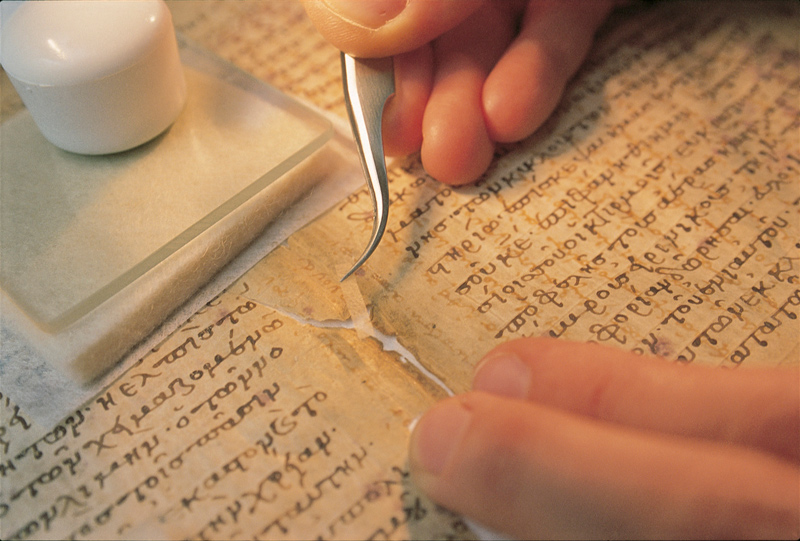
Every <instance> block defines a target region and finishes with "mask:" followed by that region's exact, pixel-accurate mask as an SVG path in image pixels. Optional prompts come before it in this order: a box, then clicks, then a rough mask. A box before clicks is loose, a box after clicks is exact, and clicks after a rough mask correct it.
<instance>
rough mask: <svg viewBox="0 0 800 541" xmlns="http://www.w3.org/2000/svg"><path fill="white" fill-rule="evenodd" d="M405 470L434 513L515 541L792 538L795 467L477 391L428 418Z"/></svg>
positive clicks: (797, 490) (797, 487)
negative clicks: (437, 508) (444, 511)
mask: <svg viewBox="0 0 800 541" xmlns="http://www.w3.org/2000/svg"><path fill="white" fill-rule="evenodd" d="M410 466H411V472H412V475H413V478H414V482H415V483H416V484H417V485H418V486H419V487H420V488H421V489H422V490H423V491H424V492H425V493H426V494H428V495H429V496H430V497H431V498H432V499H433V500H435V501H436V502H438V503H439V504H441V505H443V506H444V507H447V508H449V509H451V510H453V511H455V512H458V513H462V514H464V515H466V516H468V517H470V518H472V519H474V520H476V521H477V522H479V523H481V524H483V525H485V526H487V527H489V528H491V529H492V530H495V531H499V532H502V533H505V534H510V535H512V536H515V537H518V538H523V539H530V538H532V537H546V538H556V537H566V538H572V539H583V538H589V537H600V538H619V537H622V538H629V539H644V538H653V537H658V538H667V539H672V538H686V537H691V538H701V537H719V538H724V539H729V538H739V537H756V538H762V539H771V538H778V537H781V538H783V537H791V538H797V536H798V534H799V533H800V532H798V528H800V524H799V521H800V518H799V517H798V513H800V472H798V469H797V465H792V464H790V463H789V462H785V461H782V460H779V459H777V458H775V457H773V456H772V455H769V454H765V453H759V452H755V451H752V450H749V449H746V448H742V447H736V446H731V445H725V444H721V443H717V442H709V441H706V440H696V439H689V438H678V437H674V436H667V435H663V434H658V433H656V432H652V431H639V430H635V429H630V428H627V427H623V426H620V425H614V424H611V423H603V422H598V421H596V420H593V419H589V418H587V417H582V416H577V415H574V414H570V413H566V412H563V411H560V410H554V409H551V408H547V407H543V406H541V405H539V404H535V403H532V402H521V401H517V400H512V399H508V398H505V397H498V396H493V395H488V394H485V393H469V394H467V395H463V396H460V397H455V398H451V399H447V400H445V401H443V402H441V403H439V404H437V405H436V406H434V408H433V409H431V410H430V411H429V412H428V413H427V414H425V415H424V416H423V417H422V418H421V419H420V421H419V422H418V423H417V426H416V428H415V430H414V433H413V434H412V439H411V448H410Z"/></svg>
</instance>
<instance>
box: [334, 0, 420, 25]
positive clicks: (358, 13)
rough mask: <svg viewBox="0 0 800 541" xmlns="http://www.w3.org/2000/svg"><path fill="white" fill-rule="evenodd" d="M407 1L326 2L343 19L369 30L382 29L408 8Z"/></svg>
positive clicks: (354, 0)
mask: <svg viewBox="0 0 800 541" xmlns="http://www.w3.org/2000/svg"><path fill="white" fill-rule="evenodd" d="M406 2H407V0H326V1H325V3H326V4H327V6H328V8H330V10H331V11H333V12H334V13H336V14H338V15H339V16H340V17H341V18H343V19H346V20H348V21H350V22H351V23H355V24H357V25H359V26H365V27H367V28H373V29H374V28H380V27H381V26H383V25H384V24H386V23H387V22H389V21H391V20H392V19H394V18H395V17H397V16H398V15H400V12H401V11H403V9H404V8H405V7H406Z"/></svg>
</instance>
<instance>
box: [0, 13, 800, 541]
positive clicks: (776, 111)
mask: <svg viewBox="0 0 800 541" xmlns="http://www.w3.org/2000/svg"><path fill="white" fill-rule="evenodd" d="M172 8H173V10H174V11H173V13H174V18H175V23H176V26H177V27H178V30H179V31H181V32H182V33H184V34H185V35H186V36H188V37H189V38H190V39H193V40H195V41H196V42H198V43H199V44H201V45H202V46H204V47H206V48H208V49H210V50H211V51H213V52H214V53H216V54H217V55H219V56H221V57H222V58H224V59H226V60H229V61H230V62H232V63H234V64H236V65H238V66H239V67H240V68H242V69H244V70H246V71H248V72H250V73H252V74H253V75H255V76H256V77H258V78H260V79H262V80H264V81H266V82H268V83H270V84H272V85H274V86H276V87H278V88H279V89H281V90H282V91H284V92H286V93H288V94H290V95H293V96H296V97H299V98H301V99H303V100H305V101H307V102H310V103H312V104H314V105H316V106H317V107H318V108H320V109H323V110H325V111H328V112H332V113H334V114H337V115H341V116H344V114H345V108H344V102H343V98H342V91H341V78H340V77H341V75H340V67H339V58H338V51H336V50H335V49H333V48H332V47H331V46H329V45H328V44H326V43H325V42H324V41H323V40H322V38H321V37H319V35H318V34H316V32H315V30H314V29H313V27H312V26H311V24H310V23H309V21H308V20H307V19H306V17H305V14H304V13H303V11H302V8H301V7H300V6H299V5H298V4H297V3H296V2H293V1H292V2H289V1H287V2H282V1H272V0H271V1H265V2H257V1H243V2H176V3H175V4H173V5H172ZM798 21H800V12H798V6H797V4H795V3H791V2H787V3H782V4H768V5H761V4H759V5H754V4H751V3H743V4H738V3H732V2H722V3H719V4H716V3H702V4H699V3H665V4H656V5H655V7H640V6H633V7H631V8H629V11H626V12H620V13H617V14H615V15H614V17H612V19H611V21H610V22H609V24H608V25H607V26H606V27H605V28H604V29H603V30H602V31H601V33H600V35H599V37H598V42H597V44H596V46H595V48H594V49H593V52H592V53H591V55H590V58H589V59H588V61H587V63H586V65H585V66H584V68H583V70H582V71H581V72H580V73H579V75H578V77H577V78H576V80H575V81H573V83H572V84H571V85H570V86H569V88H568V89H567V92H566V95H565V97H564V99H563V101H562V104H561V106H560V107H559V109H558V110H557V112H556V114H555V115H554V117H553V118H552V119H551V120H550V121H548V123H547V124H546V125H545V126H544V127H543V128H542V129H541V130H540V132H539V133H537V134H535V135H534V136H533V137H531V138H530V139H529V140H527V141H524V142H522V143H520V144H516V145H509V146H507V147H503V148H502V149H501V150H500V151H499V152H498V155H497V156H496V158H495V161H494V163H493V165H492V167H491V169H490V170H489V172H488V173H487V175H486V176H485V178H483V179H482V180H481V181H480V182H479V183H478V184H477V185H475V186H472V187H466V188H459V189H455V188H450V187H447V186H444V185H441V184H439V183H437V182H436V181H434V180H433V179H431V178H430V177H428V176H427V175H426V174H425V172H424V171H423V170H422V168H421V167H420V165H419V163H418V160H417V158H416V157H414V156H412V157H409V158H407V159H405V160H402V161H400V162H398V163H396V164H395V166H394V167H392V168H391V170H390V172H389V176H390V183H391V184H390V190H391V195H390V198H391V200H392V206H391V216H390V222H389V226H388V228H387V232H386V237H385V239H384V241H383V243H382V244H381V246H380V247H379V249H378V250H377V252H376V253H375V254H374V255H373V257H372V258H371V259H370V260H369V261H368V263H367V264H366V265H365V267H364V268H363V269H362V270H361V271H359V272H358V273H357V274H356V275H355V276H354V277H353V278H351V279H349V280H347V281H346V282H345V283H342V284H340V283H339V282H338V278H339V277H340V276H341V274H342V273H343V271H346V270H347V269H348V268H349V266H350V265H351V264H352V262H353V261H354V259H355V256H357V255H358V253H360V251H361V249H362V248H363V246H364V244H365V242H366V240H367V238H368V236H369V232H370V229H371V225H372V222H371V208H372V207H371V201H370V198H369V194H368V192H367V190H366V188H364V189H362V190H359V191H356V192H354V193H352V194H351V195H350V196H349V197H347V198H346V199H344V200H342V201H340V202H338V203H337V204H335V205H334V206H333V207H332V209H331V210H330V211H329V212H328V213H326V214H324V215H323V216H321V217H320V218H319V219H318V220H316V221H315V222H313V223H312V224H310V225H309V226H307V227H305V228H303V229H302V230H300V231H299V232H297V233H296V234H294V235H293V236H292V237H291V238H290V239H289V241H288V242H287V243H286V244H285V245H283V246H281V247H280V248H278V249H276V250H275V251H273V252H272V253H271V254H270V255H268V256H267V257H265V258H264V259H263V260H261V261H260V262H259V263H258V264H257V265H255V266H254V267H253V268H252V269H250V270H249V271H248V272H246V273H245V274H244V275H243V276H242V277H241V278H240V279H239V280H238V281H236V282H235V283H234V284H232V285H231V286H230V287H229V288H227V290H225V291H224V292H222V293H221V294H220V295H219V296H217V297H216V298H215V299H213V300H212V301H211V302H209V303H208V304H207V305H206V306H205V307H204V308H203V309H201V310H199V311H198V312H197V313H196V314H194V315H193V316H192V317H191V318H190V319H189V320H188V321H186V322H185V323H184V324H183V325H181V326H180V328H178V329H177V330H176V331H175V332H174V333H172V334H171V335H170V336H169V337H168V338H167V339H166V340H164V341H163V342H162V343H161V344H159V345H158V346H157V347H156V348H155V349H154V350H153V351H151V352H149V353H148V354H147V355H145V356H144V357H143V358H141V359H140V360H138V361H136V362H131V363H130V366H127V367H125V369H126V370H125V371H124V373H123V374H122V375H120V376H119V377H118V378H117V379H116V380H115V381H113V383H112V384H111V385H110V386H109V387H108V388H106V389H103V390H102V391H101V392H100V393H99V394H97V395H96V396H95V397H93V398H92V399H91V400H89V401H87V402H86V403H85V404H84V405H83V406H81V407H80V408H78V409H75V410H73V411H64V412H61V414H60V416H59V417H60V418H62V421H61V422H59V423H58V424H57V425H55V426H49V425H48V426H43V425H42V424H40V423H37V422H36V420H35V419H33V418H32V417H31V416H30V415H28V414H27V413H26V412H25V411H24V410H22V409H20V408H19V406H18V405H16V404H15V402H14V401H13V399H12V398H11V396H12V395H11V394H10V393H9V392H8V389H7V388H6V387H5V386H6V385H8V384H9V382H6V381H3V382H0V392H2V404H0V406H2V410H0V411H2V425H0V451H2V453H3V454H2V461H1V462H0V476H1V477H0V537H2V538H3V539H13V538H41V537H46V538H51V537H54V538H62V537H75V538H94V539H109V538H120V539H130V538H175V539H180V538H190V539H191V538H221V539H239V538H247V539H269V538H276V539H284V538H303V539H310V538H318V537H319V538H332V539H333V538H342V539H350V538H379V539H381V538H408V537H412V538H424V539H428V538H441V539H444V538H472V537H474V534H473V533H472V532H471V531H470V530H469V529H468V528H467V526H466V524H465V522H464V521H463V520H461V519H460V518H459V517H457V516H455V515H453V514H452V513H450V512H448V511H447V510H444V509H441V508H439V507H437V506H435V505H433V504H432V503H431V502H430V501H429V500H427V499H426V498H424V497H423V496H421V495H420V494H419V493H418V492H417V491H416V490H415V488H414V487H413V485H412V484H411V483H410V480H409V478H408V474H407V465H406V454H407V451H406V448H407V442H408V436H409V427H410V425H411V424H412V422H413V420H414V419H415V418H416V417H418V416H419V415H420V414H421V413H422V412H423V411H425V409H426V408H428V407H429V406H430V405H431V404H433V403H434V402H435V401H436V400H437V399H439V398H441V397H443V396H445V395H446V394H448V393H453V392H456V393H457V392H461V391H464V390H466V389H468V388H469V383H470V379H471V373H472V369H473V367H474V365H475V363H476V362H477V361H478V360H479V358H480V356H481V355H482V354H483V353H484V352H486V351H487V350H488V349H490V348H491V347H492V346H494V345H496V344H498V343H501V342H503V341H505V340H508V339H511V338H515V337H520V336H533V335H535V336H553V337H558V338H561V339H565V340H583V341H586V340H592V341H596V342H601V343H604V344H608V345H613V346H617V347H620V348H625V349H630V350H635V351H639V352H641V353H643V354H658V355H662V356H665V357H667V358H669V359H672V360H674V361H675V362H684V363H692V362H693V363H706V364H711V365H717V366H719V367H720V369H737V370H742V369H747V367H748V366H757V365H764V364H770V365H775V364H788V363H797V362H798V336H800V333H798V331H800V326H799V325H798V318H797V314H798V312H800V286H798V284H799V283H800V277H799V276H798V275H799V274H800V272H799V271H798V267H800V244H798V242H797V239H798V238H800V234H799V233H800V221H799V219H798V206H799V205H800V183H798V182H797V179H798V170H800V135H798V134H800V111H799V110H798V103H800V51H798V42H797V35H798V32H799V31H800V29H798ZM11 102H13V98H9V97H7V96H3V106H4V110H5V108H6V107H13V106H14V104H13V103H11ZM9 103H10V105H9ZM41 400H43V401H46V400H47V397H46V396H42V397H41Z"/></svg>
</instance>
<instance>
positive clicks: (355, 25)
mask: <svg viewBox="0 0 800 541" xmlns="http://www.w3.org/2000/svg"><path fill="white" fill-rule="evenodd" d="M301 1H302V2H303V6H304V7H305V10H306V13H308V16H309V17H310V18H311V21H312V22H313V23H314V25H315V26H316V27H317V30H319V31H320V33H321V34H322V35H323V36H324V37H325V39H327V40H328V41H330V42H331V43H332V44H333V45H335V46H336V47H337V48H339V49H341V50H342V51H344V52H346V53H348V54H351V55H353V56H360V57H382V56H392V55H395V54H399V53H404V52H407V51H411V50H414V49H417V48H418V47H421V46H422V45H424V44H426V43H428V42H429V41H431V40H433V39H436V38H437V37H439V36H440V35H442V34H444V33H445V32H447V31H448V30H450V29H451V28H453V27H455V26H456V25H458V24H459V23H460V22H461V21H463V20H464V19H466V18H467V17H469V16H470V15H471V14H472V13H473V12H475V10H477V9H478V8H479V7H480V6H481V4H483V3H484V1H485V0H458V1H457V2H453V1H452V0H301Z"/></svg>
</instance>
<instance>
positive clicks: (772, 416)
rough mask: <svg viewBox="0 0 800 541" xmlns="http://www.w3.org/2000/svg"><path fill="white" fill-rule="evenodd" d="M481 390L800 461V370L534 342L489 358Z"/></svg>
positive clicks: (481, 372) (481, 371) (479, 379)
mask: <svg viewBox="0 0 800 541" xmlns="http://www.w3.org/2000/svg"><path fill="white" fill-rule="evenodd" d="M473 388H474V389H475V390H481V391H485V392H491V393H494V394H500V395H505V396H510V397H515V398H524V399H527V400H529V401H534V402H537V403H540V404H543V405H546V406H549V407H554V408H559V409H563V410H565V411H569V412H572V413H576V414H580V415H585V416H588V417H593V418H597V419H601V420H603V421H611V422H614V423H619V424H623V425H627V426H630V427H636V428H646V429H652V430H657V431H660V432H668V433H671V434H676V435H681V436H691V437H700V438H706V439H714V440H718V441H722V442H731V443H736V444H741V445H747V446H751V447H754V448H758V449H761V450H764V451H767V452H770V453H774V454H776V455H778V456H781V457H785V458H788V459H790V460H793V461H795V462H797V461H800V373H799V372H798V369H797V367H793V368H779V369H778V368H776V369H770V370H768V369H749V370H748V369H745V368H740V369H736V370H724V369H720V368H715V367H710V366H700V365H689V366H687V365H681V364H677V363H670V362H667V361H665V360H663V359H656V358H647V357H642V356H639V355H636V354H634V353H631V352H626V351H622V350H617V349H614V348H608V347H603V346H599V345H597V344H581V343H570V342H566V341H562V340H553V339H544V338H525V339H521V340H514V341H511V342H508V343H506V344H502V345H501V346H498V347H497V348H495V349H494V350H492V351H491V352H490V353H488V354H487V355H486V357H485V358H484V361H483V362H482V363H481V364H480V365H479V366H478V369H477V371H476V374H475V378H474V381H473Z"/></svg>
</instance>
